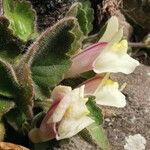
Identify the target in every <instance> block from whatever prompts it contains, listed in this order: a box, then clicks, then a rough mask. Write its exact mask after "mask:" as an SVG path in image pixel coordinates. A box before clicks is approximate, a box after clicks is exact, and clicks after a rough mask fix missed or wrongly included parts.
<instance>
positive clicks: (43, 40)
mask: <svg viewBox="0 0 150 150" xmlns="http://www.w3.org/2000/svg"><path fill="white" fill-rule="evenodd" d="M75 28H76V29H77V28H78V29H77V30H79V26H78V22H77V21H76V19H75V18H73V17H68V18H64V19H62V20H61V21H59V22H58V23H57V24H55V25H54V26H53V27H51V28H48V29H47V30H46V31H45V32H44V33H43V34H42V35H41V36H40V38H39V39H38V40H37V41H36V42H35V43H34V44H33V45H32V46H31V47H30V49H29V50H28V52H27V54H26V55H25V57H24V59H23V60H22V63H28V64H29V65H30V66H31V71H32V78H33V80H34V82H35V85H36V86H35V90H36V94H38V95H41V93H42V94H44V95H45V96H49V94H50V90H51V89H52V88H53V87H55V86H56V85H57V84H58V83H59V82H60V81H61V80H62V79H63V75H64V73H65V72H66V71H67V70H68V69H69V67H70V65H71V61H70V57H69V56H67V53H70V52H71V53H72V52H73V51H76V50H77V49H74V47H73V45H74V44H75V43H78V41H80V38H78V37H77V36H76V35H75V34H74V32H72V31H73V30H75ZM39 93H40V94H39Z"/></svg>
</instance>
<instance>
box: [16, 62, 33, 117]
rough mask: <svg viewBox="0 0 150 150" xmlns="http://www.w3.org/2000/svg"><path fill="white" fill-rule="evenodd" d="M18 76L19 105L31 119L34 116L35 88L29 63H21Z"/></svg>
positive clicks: (17, 72)
mask: <svg viewBox="0 0 150 150" xmlns="http://www.w3.org/2000/svg"><path fill="white" fill-rule="evenodd" d="M16 74H17V78H18V81H19V92H18V93H17V101H16V103H17V105H18V106H19V108H20V109H21V110H22V111H23V112H24V113H25V114H26V116H27V117H28V118H29V119H31V118H32V117H33V112H32V108H33V97H34V88H33V81H32V76H31V70H30V68H29V65H28V64H23V65H20V66H19V67H18V68H17V69H16Z"/></svg>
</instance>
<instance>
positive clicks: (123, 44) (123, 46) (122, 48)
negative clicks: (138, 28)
mask: <svg viewBox="0 0 150 150" xmlns="http://www.w3.org/2000/svg"><path fill="white" fill-rule="evenodd" d="M112 49H113V51H115V52H121V53H126V52H127V49H128V42H127V40H122V41H120V42H119V43H115V44H114V45H113V46H112Z"/></svg>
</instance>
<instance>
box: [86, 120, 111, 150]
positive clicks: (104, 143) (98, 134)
mask: <svg viewBox="0 0 150 150" xmlns="http://www.w3.org/2000/svg"><path fill="white" fill-rule="evenodd" d="M86 129H87V130H88V132H89V134H90V136H91V138H92V140H93V141H94V142H95V143H96V144H97V145H98V146H99V147H100V148H101V149H103V150H108V149H110V145H109V142H108V139H107V136H106V134H105V132H104V130H103V128H102V126H100V125H98V124H97V123H93V124H91V125H90V126H88V127H87V128H86Z"/></svg>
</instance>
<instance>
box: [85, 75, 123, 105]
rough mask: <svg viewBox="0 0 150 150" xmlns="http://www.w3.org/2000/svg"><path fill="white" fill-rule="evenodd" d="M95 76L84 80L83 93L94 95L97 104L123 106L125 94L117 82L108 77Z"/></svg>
mask: <svg viewBox="0 0 150 150" xmlns="http://www.w3.org/2000/svg"><path fill="white" fill-rule="evenodd" d="M108 78H109V76H108V75H106V76H105V77H104V78H102V77H99V78H98V77H95V78H93V79H92V80H91V79H90V80H88V81H86V82H85V83H84V84H85V94H86V95H93V96H95V98H96V99H95V101H96V103H97V104H99V105H104V106H113V107H124V106H125V105H126V100H125V96H124V95H123V94H122V93H121V91H120V90H119V84H118V83H117V82H114V81H112V80H110V79H108Z"/></svg>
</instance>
